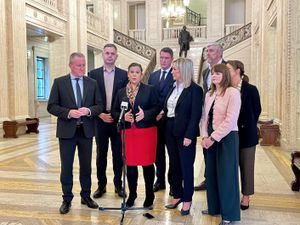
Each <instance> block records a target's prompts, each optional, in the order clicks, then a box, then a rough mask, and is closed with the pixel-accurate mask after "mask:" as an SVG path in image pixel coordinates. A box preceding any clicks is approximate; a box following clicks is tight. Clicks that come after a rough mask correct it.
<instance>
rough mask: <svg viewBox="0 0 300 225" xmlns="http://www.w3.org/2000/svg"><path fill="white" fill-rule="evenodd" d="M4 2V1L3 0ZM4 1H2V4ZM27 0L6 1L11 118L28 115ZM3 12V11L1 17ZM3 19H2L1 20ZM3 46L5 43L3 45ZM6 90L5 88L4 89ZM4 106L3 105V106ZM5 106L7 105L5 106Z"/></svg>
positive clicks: (20, 117)
mask: <svg viewBox="0 0 300 225" xmlns="http://www.w3.org/2000/svg"><path fill="white" fill-rule="evenodd" d="M1 2H3V1H1ZM2 4H3V3H1V5H2ZM25 11H26V10H25V1H24V0H6V1H5V12H6V14H5V21H6V25H7V27H6V32H1V36H3V35H6V43H7V44H6V46H5V45H4V46H5V48H6V58H7V77H8V79H7V84H8V106H9V107H8V109H9V112H8V116H9V117H10V119H23V118H25V117H27V116H28V88H29V87H28V77H27V72H26V71H27V54H26V52H27V49H26V22H25V19H24V18H25ZM2 16H3V14H2V13H1V17H2ZM1 21H2V20H1ZM1 46H3V45H1ZM4 90H5V89H4ZM2 107H3V106H2V105H1V108H2ZM4 108H5V107H4Z"/></svg>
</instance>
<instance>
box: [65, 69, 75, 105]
mask: <svg viewBox="0 0 300 225" xmlns="http://www.w3.org/2000/svg"><path fill="white" fill-rule="evenodd" d="M64 84H65V86H66V90H67V92H68V94H69V96H70V97H71V100H72V102H73V103H74V104H75V105H77V104H76V99H75V94H74V91H73V87H72V81H71V76H70V74H68V75H67V76H66V77H65V80H64Z"/></svg>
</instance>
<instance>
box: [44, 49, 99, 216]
mask: <svg viewBox="0 0 300 225" xmlns="http://www.w3.org/2000/svg"><path fill="white" fill-rule="evenodd" d="M69 67H70V69H71V72H70V74H68V75H66V76H62V77H59V78H56V79H55V80H54V83H53V86H52V89H51V94H50V98H49V101H48V107H47V110H48V112H49V113H50V114H52V115H54V116H57V130H56V136H57V137H58V138H59V151H60V159H61V174H60V181H61V184H62V191H63V203H62V205H61V207H60V209H59V210H60V213H61V214H66V213H68V212H69V211H70V208H71V201H72V199H73V196H74V195H73V193H72V187H73V162H74V155H75V150H76V146H77V148H78V158H79V165H80V171H79V179H80V185H81V192H80V195H81V204H84V205H87V206H88V207H89V208H98V205H97V203H96V202H94V201H93V200H92V199H91V197H90V194H91V183H92V182H91V160H92V142H93V136H94V118H95V117H96V116H97V115H99V114H100V113H101V112H102V110H103V106H102V102H101V98H100V94H99V90H98V86H97V83H96V81H94V80H92V79H90V78H88V77H86V76H84V73H85V56H84V55H83V54H82V53H78V52H75V53H72V54H71V56H70V61H69Z"/></svg>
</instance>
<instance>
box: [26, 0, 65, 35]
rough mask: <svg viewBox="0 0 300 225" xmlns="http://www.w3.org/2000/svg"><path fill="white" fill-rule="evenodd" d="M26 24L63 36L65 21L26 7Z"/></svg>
mask: <svg viewBox="0 0 300 225" xmlns="http://www.w3.org/2000/svg"><path fill="white" fill-rule="evenodd" d="M25 18H26V22H27V23H29V24H32V25H35V26H38V27H43V28H45V29H47V30H49V31H52V32H54V33H57V34H59V35H65V34H66V31H67V28H66V21H67V20H65V19H62V18H58V17H56V16H54V15H51V14H49V13H47V12H44V11H42V10H40V9H37V8H35V7H32V6H31V5H26V17H25Z"/></svg>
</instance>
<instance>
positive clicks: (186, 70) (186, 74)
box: [173, 58, 194, 88]
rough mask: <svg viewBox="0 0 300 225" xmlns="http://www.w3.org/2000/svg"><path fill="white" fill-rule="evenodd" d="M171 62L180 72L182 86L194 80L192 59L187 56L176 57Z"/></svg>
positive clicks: (186, 85)
mask: <svg viewBox="0 0 300 225" xmlns="http://www.w3.org/2000/svg"><path fill="white" fill-rule="evenodd" d="M173 64H174V65H175V66H176V67H177V68H178V70H179V72H180V75H181V78H182V81H183V85H184V87H185V88H187V87H189V86H190V85H191V83H192V82H193V81H194V66H193V61H192V60H190V59H187V58H178V59H175V60H174V61H173Z"/></svg>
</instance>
